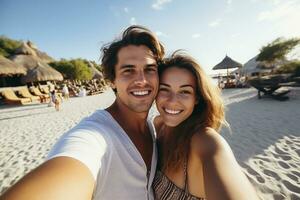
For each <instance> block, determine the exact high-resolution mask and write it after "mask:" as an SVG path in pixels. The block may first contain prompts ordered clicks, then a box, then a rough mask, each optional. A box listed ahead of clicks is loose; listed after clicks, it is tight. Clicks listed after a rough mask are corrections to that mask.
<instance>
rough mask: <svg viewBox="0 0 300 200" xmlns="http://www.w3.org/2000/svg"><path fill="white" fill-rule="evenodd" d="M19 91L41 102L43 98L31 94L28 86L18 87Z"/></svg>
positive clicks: (24, 95) (32, 99)
mask: <svg viewBox="0 0 300 200" xmlns="http://www.w3.org/2000/svg"><path fill="white" fill-rule="evenodd" d="M17 92H18V94H20V95H21V96H22V97H25V98H30V99H31V101H39V102H41V98H40V97H39V96H34V95H32V94H30V92H29V90H28V88H27V87H22V88H20V89H18V90H17Z"/></svg>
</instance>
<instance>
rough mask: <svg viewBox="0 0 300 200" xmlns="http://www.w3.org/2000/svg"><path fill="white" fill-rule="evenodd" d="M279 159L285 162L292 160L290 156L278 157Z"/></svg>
mask: <svg viewBox="0 0 300 200" xmlns="http://www.w3.org/2000/svg"><path fill="white" fill-rule="evenodd" d="M279 157H281V158H282V160H285V161H288V160H292V157H291V156H285V155H279Z"/></svg>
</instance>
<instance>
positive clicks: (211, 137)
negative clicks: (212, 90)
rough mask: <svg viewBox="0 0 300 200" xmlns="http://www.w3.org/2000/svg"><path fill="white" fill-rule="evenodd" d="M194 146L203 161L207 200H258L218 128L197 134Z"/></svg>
mask: <svg viewBox="0 0 300 200" xmlns="http://www.w3.org/2000/svg"><path fill="white" fill-rule="evenodd" d="M192 147H193V149H194V150H196V152H197V155H198V156H199V157H200V159H201V161H202V166H203V175H204V188H205V193H206V198H207V199H208V200H219V199H222V200H225V199H226V200H227V199H228V200H235V199H236V200H241V199H243V200H248V199H249V200H256V199H259V198H258V196H257V194H256V192H255V190H254V188H253V186H252V185H251V183H250V182H249V180H248V179H247V177H246V175H245V174H244V173H243V172H242V170H241V167H240V166H239V164H238V163H237V161H236V159H235V157H234V155H233V153H232V150H231V148H230V147H229V145H228V144H227V142H226V141H225V139H224V138H223V137H222V136H221V135H220V134H218V133H217V132H216V131H215V130H213V129H211V128H207V129H206V130H205V131H204V132H201V133H197V134H196V135H194V137H193V139H192Z"/></svg>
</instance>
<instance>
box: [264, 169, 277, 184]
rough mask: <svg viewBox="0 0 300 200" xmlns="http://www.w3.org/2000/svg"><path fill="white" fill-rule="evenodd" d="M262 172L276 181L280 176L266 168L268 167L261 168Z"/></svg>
mask: <svg viewBox="0 0 300 200" xmlns="http://www.w3.org/2000/svg"><path fill="white" fill-rule="evenodd" d="M263 173H264V174H265V175H267V176H270V177H273V178H275V179H276V180H277V181H279V180H280V179H281V178H280V177H279V176H278V174H276V173H275V172H273V171H271V170H268V169H265V170H263Z"/></svg>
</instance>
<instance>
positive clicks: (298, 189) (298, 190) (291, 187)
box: [282, 180, 300, 193]
mask: <svg viewBox="0 0 300 200" xmlns="http://www.w3.org/2000/svg"><path fill="white" fill-rule="evenodd" d="M282 183H283V185H284V186H285V187H286V188H287V189H289V190H290V191H292V192H295V193H300V187H298V186H296V185H293V184H292V183H290V182H288V181H286V180H283V181H282Z"/></svg>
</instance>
